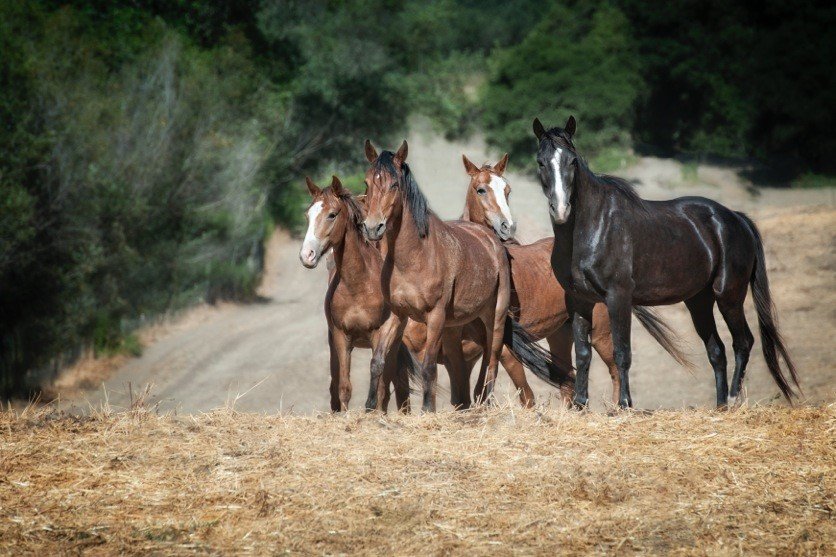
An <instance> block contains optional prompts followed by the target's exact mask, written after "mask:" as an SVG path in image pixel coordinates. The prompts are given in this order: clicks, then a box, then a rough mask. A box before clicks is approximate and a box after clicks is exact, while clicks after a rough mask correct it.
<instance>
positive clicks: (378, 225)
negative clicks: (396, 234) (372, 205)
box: [363, 219, 386, 242]
mask: <svg viewBox="0 0 836 557" xmlns="http://www.w3.org/2000/svg"><path fill="white" fill-rule="evenodd" d="M384 232H386V219H384V220H382V221H376V220H371V219H366V220H365V221H363V234H364V235H365V236H366V239H367V240H370V241H372V242H376V241H378V240H380V239H381V238H383V233H384Z"/></svg>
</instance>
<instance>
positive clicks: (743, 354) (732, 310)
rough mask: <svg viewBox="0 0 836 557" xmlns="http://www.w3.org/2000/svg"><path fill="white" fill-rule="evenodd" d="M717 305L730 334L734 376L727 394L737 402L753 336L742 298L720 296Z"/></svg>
mask: <svg viewBox="0 0 836 557" xmlns="http://www.w3.org/2000/svg"><path fill="white" fill-rule="evenodd" d="M717 305H718V306H719V308H720V313H721V314H722V315H723V320H724V321H725V322H726V325H727V326H728V328H729V332H731V335H732V348H733V349H734V376H733V377H732V383H731V391H730V392H729V396H730V397H731V400H732V401H733V402H737V400H738V397H739V396H740V390H741V388H742V387H743V377H744V375H745V374H746V364H748V363H749V354H750V353H751V351H752V346H753V345H754V344H755V337H754V335H752V331H751V330H750V329H749V324H748V323H747V322H746V314H745V313H744V311H743V300H733V301H727V300H724V299H723V298H720V299H718V300H717Z"/></svg>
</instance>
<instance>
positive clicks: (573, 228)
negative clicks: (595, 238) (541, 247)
mask: <svg viewBox="0 0 836 557" xmlns="http://www.w3.org/2000/svg"><path fill="white" fill-rule="evenodd" d="M594 180H595V175H594V174H592V172H591V171H590V170H589V169H588V168H586V167H585V166H584V167H582V168H581V169H580V173H579V175H578V177H577V181H576V183H575V188H574V190H575V200H574V202H573V203H572V213H571V214H570V216H569V220H567V221H566V222H565V223H564V224H552V228H553V230H554V253H555V254H556V255H557V256H558V260H559V261H565V262H567V263H568V262H570V261H571V259H572V254H573V252H574V244H575V240H576V238H577V236H578V234H577V233H578V232H579V231H581V230H582V229H583V227H584V225H585V224H587V223H590V222H595V221H597V217H598V215H599V214H600V212H601V210H602V204H603V201H604V196H603V193H602V191H601V188H598V187H597V184H595V183H593V182H594Z"/></svg>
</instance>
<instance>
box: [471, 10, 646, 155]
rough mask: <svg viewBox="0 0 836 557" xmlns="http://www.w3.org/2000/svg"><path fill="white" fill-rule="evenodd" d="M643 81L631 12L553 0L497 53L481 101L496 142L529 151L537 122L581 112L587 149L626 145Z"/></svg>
mask: <svg viewBox="0 0 836 557" xmlns="http://www.w3.org/2000/svg"><path fill="white" fill-rule="evenodd" d="M643 91H644V84H643V81H642V79H641V75H640V64H639V61H638V58H637V56H636V47H635V42H634V40H633V38H632V37H631V35H630V33H629V25H628V23H627V19H626V17H625V16H624V14H623V13H622V12H621V11H620V10H619V9H618V8H617V7H615V6H613V5H612V4H609V3H603V4H596V3H594V2H589V1H583V0H582V1H578V2H572V3H559V4H556V5H554V6H553V7H552V8H551V9H550V10H549V11H548V12H547V15H546V16H545V17H543V19H542V20H541V21H540V23H538V24H537V25H536V26H535V27H534V28H533V29H532V30H531V32H530V33H529V34H528V35H527V36H526V37H525V39H524V40H523V41H522V42H521V43H520V44H518V45H516V46H512V47H509V48H507V49H503V50H500V51H498V52H496V53H495V55H494V59H493V60H492V64H491V73H490V78H489V82H488V85H487V87H486V89H485V91H484V100H483V103H482V110H483V118H484V124H485V128H486V131H487V133H488V139H489V141H490V143H491V144H493V145H496V146H497V147H500V148H502V149H506V150H510V151H511V152H512V153H514V154H517V155H520V156H523V157H525V156H530V155H531V146H532V141H533V139H532V134H531V121H532V119H533V118H534V117H535V116H537V117H539V118H540V119H541V120H542V121H543V122H551V123H554V124H555V125H556V124H557V123H558V122H563V121H565V120H566V117H567V116H568V115H569V114H574V115H575V116H576V117H577V118H578V120H579V122H580V125H581V127H582V129H583V134H582V135H579V136H578V139H579V141H580V142H581V144H582V147H583V149H584V151H585V152H593V153H594V152H595V151H596V150H599V149H601V148H604V147H606V146H610V145H613V144H621V145H625V144H627V143H628V141H629V138H630V136H629V130H630V129H631V127H632V125H633V119H634V107H635V103H636V101H637V99H638V98H639V97H640V96H641V95H642V94H643Z"/></svg>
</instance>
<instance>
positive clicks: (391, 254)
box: [387, 205, 443, 272]
mask: <svg viewBox="0 0 836 557" xmlns="http://www.w3.org/2000/svg"><path fill="white" fill-rule="evenodd" d="M429 220H430V224H429V227H428V229H427V230H428V232H427V236H425V237H424V238H422V237H421V236H420V235H419V234H418V227H417V226H416V225H415V219H414V218H413V216H412V213H411V212H410V210H409V208H408V207H407V206H406V205H404V207H403V210H402V211H401V216H400V218H399V219H398V222H396V223H393V224H394V226H393V227H392V229H391V233H390V237H389V241H388V242H387V243H388V250H387V257H388V258H389V259H390V260H391V262H392V264H393V265H394V267H395V268H396V269H398V271H401V272H404V271H409V270H411V269H416V268H421V267H424V266H425V264H426V263H427V262H428V260H429V259H431V257H432V253H431V252H432V244H431V243H432V237H431V236H430V232H429V231H430V230H437V229H438V228H439V227H440V226H441V225H442V224H443V223H442V222H441V220H440V219H439V218H438V217H437V216H435V215H434V214H433V213H430V215H429Z"/></svg>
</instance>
